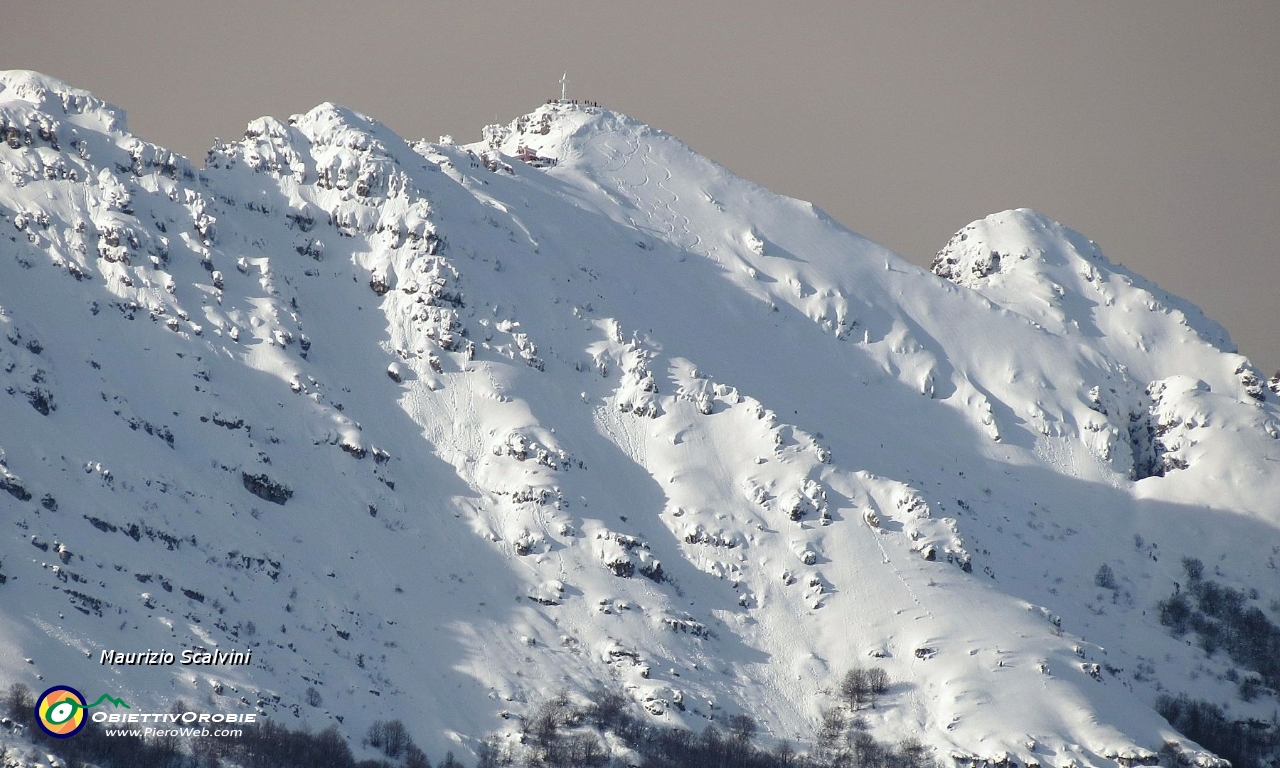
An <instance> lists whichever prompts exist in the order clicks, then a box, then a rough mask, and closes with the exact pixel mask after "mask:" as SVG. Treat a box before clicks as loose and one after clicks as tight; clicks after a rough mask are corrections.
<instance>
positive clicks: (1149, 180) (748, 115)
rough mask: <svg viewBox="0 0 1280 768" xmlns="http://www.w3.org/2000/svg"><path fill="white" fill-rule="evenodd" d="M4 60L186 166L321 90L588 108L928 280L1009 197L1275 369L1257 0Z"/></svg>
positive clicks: (239, 43)
mask: <svg viewBox="0 0 1280 768" xmlns="http://www.w3.org/2000/svg"><path fill="white" fill-rule="evenodd" d="M8 6H9V7H6V8H5V9H4V10H3V12H2V14H0V68H6V69H7V68H25V69H36V70H39V71H42V72H45V73H47V74H50V75H54V76H56V77H59V78H61V79H63V80H66V81H68V82H70V83H71V84H73V85H76V86H79V87H82V88H87V89H89V90H92V91H94V92H95V93H96V94H97V95H99V96H101V97H103V98H105V99H107V100H109V101H112V102H114V103H116V104H118V105H119V106H122V107H124V108H125V109H126V110H127V111H128V114H129V122H130V127H131V128H132V130H133V131H134V132H135V133H136V134H138V135H140V136H142V137H143V138H146V139H148V140H151V141H154V142H156V143H159V144H162V145H165V146H168V147H171V148H173V149H177V150H180V151H182V152H183V153H186V154H188V155H190V156H192V157H193V159H196V160H197V161H202V159H203V156H204V151H205V150H206V149H207V148H208V146H209V145H210V144H211V143H212V139H213V137H214V136H215V135H220V136H224V137H238V136H239V135H240V134H241V132H242V131H243V128H244V125H245V124H246V123H247V122H248V121H249V120H251V119H253V118H255V117H258V116H260V115H264V114H271V115H276V116H280V117H284V116H287V115H289V114H292V113H295V112H302V111H305V110H307V109H309V108H311V107H312V106H314V105H315V104H317V103H319V102H321V101H335V102H339V103H342V104H345V105H347V106H350V107H352V108H354V109H357V110H360V111H362V112H365V113H367V114H370V115H372V116H374V117H377V118H379V119H381V120H382V121H383V122H386V123H387V124H389V125H390V126H391V127H392V128H393V129H394V130H396V131H397V132H398V133H400V134H401V135H402V136H405V137H406V138H420V137H428V138H431V139H435V138H436V137H437V136H439V135H440V134H444V133H450V134H453V135H455V136H456V137H457V138H458V139H459V140H473V139H476V138H478V137H479V130H480V127H481V126H482V125H484V124H485V123H490V122H494V121H495V120H499V121H501V122H507V121H509V120H511V119H512V118H514V117H516V116H517V115H520V114H523V113H525V112H528V111H530V110H532V109H533V108H534V107H536V106H537V105H539V104H541V103H542V102H543V101H544V100H545V99H547V98H550V97H553V96H556V95H558V89H559V85H558V84H557V80H558V78H559V77H560V73H561V72H562V71H564V70H566V69H567V70H568V71H569V78H570V91H571V92H570V95H571V96H576V97H580V98H590V99H595V100H597V101H599V102H601V103H602V104H604V105H605V106H608V107H612V108H615V109H618V110H621V111H623V112H626V113H628V114H630V115H632V116H633V117H636V118H638V119H641V120H643V121H645V122H648V123H650V124H651V125H653V126H655V127H658V128H661V129H663V130H666V131H668V132H670V133H673V134H675V135H677V136H679V137H681V138H682V139H684V140H685V141H687V142H688V143H689V144H691V145H692V146H693V147H694V148H695V149H697V150H699V151H700V152H702V153H704V154H706V155H708V156H710V157H712V158H713V159H715V160H717V161H719V162H721V163H723V164H724V165H726V166H728V167H729V168H730V169H731V170H733V171H735V172H737V173H739V174H741V175H743V176H746V177H747V178H750V179H752V180H754V181H756V182H759V183H761V184H763V185H765V186H767V187H770V188H772V189H774V190H776V191H778V192H782V193H784V194H788V195H792V196H795V197H800V198H803V199H806V200H812V201H813V202H815V203H817V204H818V205H820V206H821V207H823V208H824V209H826V210H827V211H828V212H830V213H831V214H832V215H833V216H835V217H836V218H837V219H839V220H840V221H842V222H843V223H844V224H846V225H847V226H849V227H850V228H851V229H854V230H855V231H858V232H860V233H862V234H863V235H866V236H867V237H870V238H871V239H873V240H876V241H879V242H881V243H883V244H885V245H887V246H889V247H891V248H893V249H894V250H896V251H897V252H899V253H900V254H902V255H903V256H905V257H907V258H908V259H910V260H912V261H915V262H917V263H920V264H927V263H928V262H929V260H930V259H931V258H932V256H933V254H934V253H935V252H936V251H937V250H938V249H939V248H940V247H942V245H943V244H945V243H946V241H947V239H948V237H949V236H950V235H951V233H952V232H953V231H955V230H957V229H959V228H960V227H962V226H963V225H965V224H966V223H968V222H969V221H971V220H973V219H975V218H979V217H981V216H984V215H986V214H987V213H991V212H994V211H998V210H1002V209H1005V208H1012V207H1019V206H1029V207H1033V208H1037V209H1039V210H1041V211H1042V212H1044V213H1046V214H1048V215H1049V216H1052V217H1053V218H1056V219H1058V220H1060V221H1062V222H1063V223H1065V224H1067V225H1068V226H1071V227H1073V228H1075V229H1078V230H1080V231H1082V232H1084V233H1085V234H1086V235H1088V236H1090V237H1092V238H1093V239H1095V240H1097V241H1098V242H1099V244H1100V245H1101V246H1102V248H1103V250H1104V251H1105V252H1106V253H1107V255H1108V256H1109V257H1110V258H1111V259H1112V260H1113V261H1118V262H1121V263H1124V264H1125V265H1126V266H1129V267H1131V268H1134V269H1136V270H1138V271H1139V272H1142V273H1143V274H1146V275H1147V276H1149V277H1151V278H1152V279H1154V280H1156V281H1157V282H1159V283H1160V284H1161V285H1162V286H1164V287H1165V288H1167V289H1169V290H1171V291H1173V292H1175V293H1178V294H1180V295H1182V296H1185V297H1187V298H1188V299H1190V300H1192V301H1194V302H1196V303H1198V304H1200V305H1201V306H1202V307H1204V308H1205V310H1206V311H1207V312H1208V313H1209V314H1210V315H1211V316H1212V317H1214V318H1215V319H1217V320H1219V321H1220V322H1222V323H1223V324H1224V325H1226V326H1227V328H1228V329H1229V330H1230V331H1231V334H1232V337H1233V338H1234V339H1235V340H1236V342H1237V343H1238V344H1239V345H1240V347H1241V349H1242V351H1243V352H1244V353H1245V354H1247V355H1250V356H1251V357H1252V358H1253V360H1254V362H1255V363H1257V364H1258V365H1259V366H1260V367H1262V368H1263V369H1264V370H1265V372H1267V373H1270V372H1272V371H1274V370H1275V369H1276V368H1277V367H1280V333H1277V329H1278V328H1280V322H1278V320H1280V313H1278V312H1277V308H1278V307H1280V85H1278V83H1280V2H1259V3H1230V2H1208V1H1207V0H1205V1H1204V2H1181V1H1175V0H1159V1H1158V2H1154V1H1153V2H1145V1H1144V2H1135V1H1127V2H1105V3H1104V2H1078V3H1068V2H1053V3H1048V2H1025V3H1014V2H964V3H961V2H940V3H926V2H911V1H908V2H867V3H858V2H836V1H832V2H789V3H782V2H762V1H760V0H695V1H694V2H690V1H689V0H679V1H668V0H650V1H649V2H644V3H639V2H621V0H581V1H578V0H492V1H489V0H470V1H469V2H452V3H442V2H424V1H419V2H410V1H405V2H394V3H393V2H382V3H378V2H357V1H356V0H348V1H347V2H299V1H296V0H268V1H265V2H264V1H263V0H258V1H257V2H212V1H210V2H189V1H187V0H164V1H163V2H162V1H160V0H130V1H129V2H123V3H105V2H66V1H65V0H41V2H39V3H12V4H8Z"/></svg>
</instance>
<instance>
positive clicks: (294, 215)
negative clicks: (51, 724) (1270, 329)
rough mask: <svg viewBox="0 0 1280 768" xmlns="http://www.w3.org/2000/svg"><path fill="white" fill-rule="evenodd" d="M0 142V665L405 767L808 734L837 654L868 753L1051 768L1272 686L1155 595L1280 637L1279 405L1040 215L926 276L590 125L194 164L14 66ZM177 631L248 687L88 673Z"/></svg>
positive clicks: (330, 113)
mask: <svg viewBox="0 0 1280 768" xmlns="http://www.w3.org/2000/svg"><path fill="white" fill-rule="evenodd" d="M0 122H2V123H3V126H2V127H0V133H2V134H3V136H2V138H4V139H6V141H7V143H6V144H5V145H3V147H0V172H2V173H3V180H2V181H0V235H2V236H0V307H2V308H3V310H2V311H0V326H2V330H3V332H4V335H5V336H6V337H7V339H8V342H7V343H0V358H2V361H3V367H2V368H0V371H3V372H2V373H0V379H3V385H4V388H5V390H6V392H7V395H6V396H5V397H4V398H3V399H0V448H2V449H3V451H4V452H3V454H2V456H3V465H2V466H3V470H2V471H3V474H4V480H3V481H2V482H3V484H4V486H3V487H4V488H5V490H7V491H8V493H7V494H3V495H0V508H2V509H3V510H4V513H5V514H4V518H3V519H4V520H5V522H6V525H9V526H11V527H9V528H8V529H7V530H8V532H7V533H6V534H5V537H4V538H3V545H2V546H3V548H2V549H0V574H3V575H4V576H5V577H6V579H5V582H4V584H3V585H0V611H3V613H4V620H3V621H0V648H3V649H4V651H3V654H2V655H0V676H3V677H4V678H5V679H6V680H22V681H26V682H29V683H30V684H31V685H32V686H33V687H36V686H38V685H39V683H38V682H37V681H36V676H38V675H42V676H43V679H44V680H45V681H50V683H52V682H71V684H75V685H77V686H78V687H80V688H81V689H82V690H83V689H85V688H89V689H93V690H95V691H96V690H97V689H98V688H100V687H101V688H105V689H109V690H113V691H119V692H121V693H120V695H123V696H126V697H127V698H129V700H130V701H133V700H138V701H142V702H154V703H155V704H156V705H157V706H165V705H167V704H168V703H170V702H171V701H172V700H173V699H176V698H179V697H182V698H185V699H187V700H190V701H195V702H198V703H200V704H201V705H202V706H208V707H215V706H217V707H231V708H246V709H252V708H255V707H257V708H259V709H261V710H262V711H264V712H266V713H268V714H269V716H271V717H275V718H287V719H288V720H290V721H292V720H293V719H294V717H295V716H296V717H297V718H299V719H300V720H304V721H306V722H308V723H310V724H313V725H316V726H320V725H323V724H325V723H327V722H329V721H330V720H331V719H333V718H336V717H339V716H340V717H341V718H342V721H341V722H342V727H343V730H344V731H345V732H347V733H349V734H352V735H353V736H356V737H358V736H359V734H361V733H362V732H363V731H364V728H365V727H366V726H367V725H368V723H369V722H371V721H372V720H374V719H376V718H385V717H390V716H401V717H405V715H406V714H409V716H408V717H405V720H406V722H409V721H410V719H412V726H411V727H412V729H413V735H414V738H415V740H417V741H418V742H419V743H420V744H422V745H423V746H424V747H426V748H428V751H429V752H442V751H443V750H444V749H445V748H452V749H459V747H461V748H463V749H465V748H467V747H470V746H474V744H475V740H476V739H478V738H480V737H482V736H483V735H484V734H486V733H488V732H491V731H495V730H504V729H510V728H512V727H513V726H512V721H509V720H504V719H503V714H504V713H519V712H521V711H523V710H524V708H525V707H526V705H527V704H528V703H530V702H532V701H536V700H537V699H539V698H541V697H545V696H547V695H550V694H552V693H555V692H556V691H559V690H561V689H568V690H571V691H576V692H585V691H589V690H591V689H592V688H595V687H597V686H599V685H603V684H608V685H616V686H619V687H623V688H625V690H626V691H627V692H628V693H629V694H630V695H631V696H632V697H633V698H635V699H636V701H638V702H640V703H641V704H642V705H643V706H644V707H645V708H646V709H647V710H648V711H649V712H650V713H651V716H652V717H654V718H656V719H658V720H661V721H664V722H670V723H679V724H684V725H687V726H689V727H692V728H696V729H701V728H702V727H703V726H704V725H705V724H706V723H707V722H708V720H709V719H714V718H719V717H723V716H724V715H726V714H731V713H733V712H737V711H748V712H750V713H751V714H752V715H753V716H755V717H757V718H758V719H759V720H760V721H761V723H762V725H763V727H764V729H765V731H766V732H767V734H768V735H769V736H770V737H772V738H778V739H781V738H801V739H807V738H808V737H809V736H810V735H811V734H812V733H813V731H814V730H815V725H816V720H817V717H818V714H819V706H820V705H821V704H822V703H823V697H821V696H818V695H817V693H818V692H819V691H822V690H829V689H830V688H832V687H833V686H834V685H835V684H836V682H837V680H838V678H839V676H840V675H841V674H843V672H844V671H845V670H846V669H848V668H849V667H850V666H853V665H857V664H873V663H874V664H877V665H880V666H883V667H884V668H885V669H886V670H887V671H888V673H889V675H890V678H891V680H892V681H893V682H894V685H893V687H892V689H891V691H890V694H889V695H888V696H887V697H886V699H885V701H884V703H883V704H882V705H881V706H879V707H878V708H877V709H875V710H874V711H872V712H871V713H870V721H871V725H872V728H873V731H874V733H875V734H876V735H877V736H878V737H881V738H901V737H903V736H907V735H916V736H918V737H919V738H921V739H922V740H923V741H924V742H925V743H926V744H928V745H930V746H931V747H933V748H934V749H935V750H936V753H937V754H938V755H939V756H941V757H953V756H954V757H957V758H959V759H961V760H962V761H963V760H968V759H977V760H989V761H999V760H1001V759H1004V758H1005V757H1006V756H1008V757H1009V758H1011V759H1013V760H1016V761H1017V762H1019V763H1031V762H1035V763H1040V764H1045V763H1051V764H1053V765H1055V766H1060V765H1066V764H1068V763H1070V762H1071V761H1074V762H1075V763H1076V764H1079V765H1105V764H1109V763H1111V762H1112V761H1114V760H1115V759H1117V758H1129V757H1134V758H1137V757H1142V756H1144V755H1147V754H1148V753H1150V752H1152V751H1154V750H1156V749H1158V748H1159V747H1160V745H1161V744H1162V743H1163V742H1164V741H1165V740H1167V739H1176V738H1178V737H1177V735H1176V734H1175V732H1174V731H1173V730H1172V729H1171V728H1170V727H1169V725H1168V724H1167V723H1165V722H1164V720H1163V719H1162V718H1160V717H1159V715H1157V714H1156V713H1155V712H1154V711H1153V710H1152V709H1151V705H1152V703H1153V702H1154V700H1155V697H1156V696H1157V695H1158V693H1160V692H1162V691H1163V692H1174V693H1178V692H1187V693H1189V694H1192V695H1194V696H1196V697H1197V698H1207V699H1211V700H1214V701H1220V702H1223V703H1225V702H1229V701H1233V702H1234V703H1232V705H1231V707H1232V712H1234V713H1239V714H1242V715H1249V714H1257V715H1259V716H1262V715H1266V714H1269V713H1270V712H1271V710H1272V708H1273V707H1274V705H1275V700H1274V699H1273V698H1268V697H1266V696H1264V697H1262V698H1261V699H1260V700H1258V701H1256V702H1254V703H1253V704H1243V703H1241V702H1239V701H1234V685H1233V683H1231V682H1230V681H1228V680H1227V679H1225V674H1226V672H1227V670H1228V669H1229V668H1230V667H1231V666H1232V663H1231V662H1230V660H1229V659H1227V658H1225V657H1224V656H1223V655H1222V654H1218V655H1217V656H1214V657H1206V656H1205V654H1204V652H1203V651H1201V650H1199V649H1198V648H1196V647H1194V646H1191V645H1189V644H1188V643H1187V642H1186V641H1185V640H1184V639H1178V638H1175V637H1173V636H1171V635H1170V634H1169V633H1168V632H1167V631H1166V629H1165V628H1164V627H1162V626H1161V625H1160V623H1159V621H1158V618H1157V616H1156V613H1157V611H1155V610H1153V609H1154V606H1155V604H1156V603H1157V601H1159V600H1161V599H1164V598H1166V597H1168V596H1169V595H1170V594H1172V593H1173V591H1174V589H1175V582H1177V581H1178V580H1179V579H1181V578H1182V575H1181V570H1180V565H1179V561H1180V559H1181V558H1182V557H1183V556H1194V557H1198V558H1200V559H1202V560H1203V561H1204V562H1205V563H1208V564H1210V565H1211V567H1212V569H1213V572H1214V574H1215V575H1214V578H1216V579H1217V580H1219V581H1221V582H1222V583H1224V584H1227V585H1232V586H1235V587H1246V588H1247V587H1255V588H1257V589H1258V590H1259V596H1258V598H1257V601H1258V605H1259V606H1260V607H1261V608H1262V609H1263V610H1264V611H1268V612H1269V613H1268V615H1269V616H1270V618H1271V619H1272V620H1273V621H1274V620H1280V616H1277V615H1276V613H1275V607H1274V606H1273V605H1272V604H1273V602H1274V601H1276V600H1277V599H1278V598H1280V589H1278V588H1277V584H1278V583H1280V581H1278V580H1277V578H1276V575H1275V567H1276V565H1275V561H1276V559H1277V557H1280V555H1277V545H1280V503H1278V502H1277V501H1276V499H1277V498H1280V472H1278V471H1277V466H1280V408H1278V407H1277V401H1278V399H1280V397H1278V396H1277V395H1276V394H1273V393H1272V392H1270V391H1268V390H1267V389H1266V387H1265V384H1264V383H1262V382H1260V380H1259V378H1258V375H1257V372H1256V371H1254V370H1253V369H1252V367H1251V366H1250V365H1249V363H1248V361H1247V360H1246V359H1245V358H1243V357H1242V356H1240V355H1238V354H1236V352H1235V349H1234V347H1233V346H1232V345H1231V344H1230V341H1229V339H1228V338H1227V334H1226V333H1225V331H1223V330H1222V329H1221V328H1220V327H1218V326H1217V325H1216V324H1214V323H1213V322H1212V321H1210V320H1208V319H1206V318H1204V317H1203V315H1202V314H1201V313H1200V312H1199V310H1197V309H1196V308H1195V307H1193V306H1192V305H1190V304H1189V303H1187V302H1185V301H1183V300H1180V299H1178V298H1176V297H1173V296H1170V295H1168V294H1167V293H1164V292H1163V291H1161V290H1160V289H1159V288H1157V287H1156V286H1154V285H1153V284H1151V283H1149V282H1148V281H1146V280H1144V279H1143V278H1141V277H1140V276H1137V275H1134V274H1132V273H1130V272H1128V271H1126V270H1124V269H1123V268H1121V267H1118V266H1116V265H1114V264H1111V263H1110V262H1108V261H1107V260H1106V258H1105V257H1104V256H1103V255H1102V254H1101V253H1099V252H1098V250H1097V249H1096V247H1094V246H1093V245H1092V244H1091V243H1089V241H1087V240H1086V239H1085V238H1083V237H1081V236H1080V235H1078V234H1077V233H1074V232H1072V231H1070V230H1068V229H1066V228H1065V227H1062V226H1061V225H1059V224H1056V223H1055V222H1052V221H1051V220H1049V219H1047V218H1045V217H1043V216H1041V215H1040V214H1037V213H1034V212H1030V211H1009V212H1005V213H1001V214H997V215H994V216H992V217H989V218H987V219H985V220H983V221H981V222H977V223H975V224H973V225H970V226H969V227H967V228H966V229H965V230H963V231H962V232H960V233H958V234H957V235H956V237H955V238H953V240H952V242H951V243H950V244H949V245H948V246H947V247H946V248H945V249H944V250H943V251H942V252H941V253H940V254H939V257H938V260H937V262H936V263H935V265H934V269H933V272H934V273H935V274H930V273H929V272H928V271H926V270H922V269H920V268H917V267H915V266H912V265H910V264H908V263H907V262H905V261H903V260H902V259H900V258H898V257H897V256H895V255H894V254H892V253H890V252H889V251H887V250H885V249H883V248H881V247H880V246H877V245H875V244H874V243H871V242H869V241H867V240H865V239H863V238H861V237H859V236H858V235H856V234H853V233H851V232H849V231H847V230H845V229H844V228H842V227H841V226H840V225H838V224H837V223H835V222H834V221H832V220H831V219H830V218H829V217H827V216H826V215H825V214H823V213H822V212H821V211H819V210H817V209H816V208H814V207H813V206H812V205H810V204H808V203H804V202H800V201H796V200H791V199H787V198H783V197H779V196H777V195H774V194H772V193H770V192H769V191H767V190H765V189H763V188H761V187H758V186H756V185H753V184H751V183H749V182H747V181H744V180H742V179H739V178H737V177H735V176H733V175H732V174H731V173H729V172H728V171H726V170H725V169H723V168H721V167H719V166H717V165H716V164H714V163H712V162H711V161H709V160H707V159H705V158H702V157H700V156H698V155H697V154H696V153H694V152H692V151H691V150H690V149H689V148H688V147H686V146H685V145H684V144H682V143H681V142H679V141H678V140H677V139H675V138H673V137H671V136H669V135H666V134H664V133H662V132H660V131H657V130H655V129H652V128H650V127H648V126H645V125H642V124H640V123H637V122H635V121H633V120H631V119H630V118H627V117H625V116H623V115H620V114H617V113H614V112H611V111H608V110H604V109H599V108H595V107H586V106H581V105H574V104H549V105H546V106H544V107H541V108H539V109H538V110H536V111H534V112H533V113H531V114H530V115H526V116H524V117H521V118H519V119H518V120H516V121H514V122H513V123H511V124H510V125H507V126H490V127H488V128H486V129H485V131H484V138H483V140H482V141H481V142H480V143H478V144H475V145H470V146H465V147H464V146H457V145H454V144H453V143H452V142H446V143H439V144H433V143H428V142H415V143H406V142H405V141H404V140H402V139H400V138H399V137H397V136H396V135H395V134H394V133H392V132H391V131H390V130H388V129H387V128H386V127H385V126H383V125H381V124H379V123H377V122H376V121H374V120H371V119H369V118H367V117H364V116H362V115H359V114H356V113H354V112H351V111H350V110H346V109H344V108H342V107H337V106H334V105H331V104H325V105H321V106H319V107H317V108H315V109H314V110H312V111H311V112H308V113H307V114H305V115H295V116H293V117H292V118H290V119H289V120H287V121H280V120H276V119H273V118H262V119H260V120H257V121H255V122H254V123H252V124H250V126H249V128H248V130H247V131H246V134H245V138H244V139H243V140H241V141H236V142H230V143H222V142H219V143H217V144H216V145H215V146H214V148H213V149H212V150H211V151H210V153H209V155H208V157H207V158H206V162H205V165H204V167H203V168H200V167H198V166H197V165H196V164H194V163H192V162H191V161H189V160H187V159H186V158H183V157H181V156H177V155H174V154H173V153H170V152H168V151H167V150H164V149H163V148H160V147H157V146H154V145H151V144H148V143H146V142H145V141H143V140H141V139H139V138H137V137H134V136H132V135H131V134H129V133H128V131H127V127H126V123H125V118H124V114H123V113H122V112H121V111H120V110H118V109H116V108H114V107H111V106H109V105H106V104H104V103H102V102H101V101H98V100H96V99H94V98H93V97H92V96H91V95H89V94H87V93H85V92H83V91H78V90H76V89H73V88H71V87H69V86H67V85H65V84H62V83H59V82H57V81H55V80H52V79H49V78H46V77H44V76H41V75H37V74H34V73H29V72H10V73H5V74H4V75H2V76H0ZM519 157H523V158H524V159H525V160H524V161H522V160H520V159H519ZM1136 537H1140V539H1139V538H1136ZM1139 541H1140V542H1141V543H1139ZM1104 563H1105V564H1108V565H1110V566H1111V567H1112V568H1113V569H1114V571H1115V573H1116V575H1117V577H1118V582H1119V583H1118V586H1117V588H1116V589H1114V590H1110V589H1102V588H1099V587H1098V586H1096V585H1095V583H1094V574H1095V572H1096V571H1097V569H1098V567H1099V566H1100V565H1102V564H1104ZM192 646H200V647H205V648H214V647H217V648H219V649H224V650H225V649H244V648H246V647H252V648H253V649H254V664H253V666H252V667H250V668H239V667H221V668H209V669H208V670H206V671H203V672H199V673H194V674H193V673H192V671H191V669H192V668H183V667H151V668H144V669H134V668H128V669H123V668H111V667H104V666H101V665H99V664H98V660H97V654H98V653H99V652H100V651H101V649H104V648H111V649H117V650H145V649H148V648H151V649H159V648H168V649H169V650H172V651H175V652H176V651H177V650H178V649H179V648H183V647H192ZM26 658H30V659H31V663H30V664H28V663H25V662H24V659H26ZM308 687H314V688H316V689H317V690H318V691H319V692H320V693H321V695H322V697H323V703H322V704H321V705H320V706H319V707H316V708H312V707H310V706H308V705H307V704H306V703H305V701H304V691H305V690H306V689H307V688H308Z"/></svg>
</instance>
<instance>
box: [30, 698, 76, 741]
mask: <svg viewBox="0 0 1280 768" xmlns="http://www.w3.org/2000/svg"><path fill="white" fill-rule="evenodd" d="M84 710H85V700H84V696H81V695H80V692H79V691H77V690H76V689H75V688H72V687H70V686H67V685H55V686H54V687H52V688H50V689H49V690H47V691H45V692H44V693H42V694H40V698H38V699H36V723H37V724H39V726H40V728H41V729H42V730H43V731H44V732H45V733H47V734H49V735H50V736H52V737H54V738H55V739H65V738H67V737H68V736H74V735H75V734H77V733H79V732H80V729H81V728H83V727H84V721H85V716H84Z"/></svg>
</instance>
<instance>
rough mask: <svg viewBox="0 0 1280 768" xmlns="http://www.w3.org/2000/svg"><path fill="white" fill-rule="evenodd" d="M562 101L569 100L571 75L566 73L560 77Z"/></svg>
mask: <svg viewBox="0 0 1280 768" xmlns="http://www.w3.org/2000/svg"><path fill="white" fill-rule="evenodd" d="M560 100H561V101H568V100H569V73H568V72H565V73H564V74H563V75H561V76H560Z"/></svg>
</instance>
